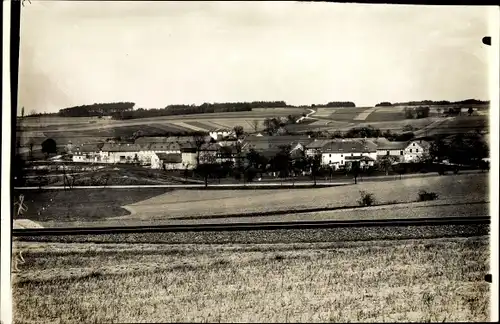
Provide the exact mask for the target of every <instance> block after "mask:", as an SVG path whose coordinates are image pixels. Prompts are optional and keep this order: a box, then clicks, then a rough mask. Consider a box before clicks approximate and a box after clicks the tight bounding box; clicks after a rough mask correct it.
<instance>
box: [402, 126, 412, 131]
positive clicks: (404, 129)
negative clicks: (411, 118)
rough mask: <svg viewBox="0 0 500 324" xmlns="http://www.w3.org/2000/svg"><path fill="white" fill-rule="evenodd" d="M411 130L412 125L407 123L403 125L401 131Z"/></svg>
mask: <svg viewBox="0 0 500 324" xmlns="http://www.w3.org/2000/svg"><path fill="white" fill-rule="evenodd" d="M412 130H413V126H412V125H410V124H408V125H405V126H404V127H403V132H411V131H412Z"/></svg>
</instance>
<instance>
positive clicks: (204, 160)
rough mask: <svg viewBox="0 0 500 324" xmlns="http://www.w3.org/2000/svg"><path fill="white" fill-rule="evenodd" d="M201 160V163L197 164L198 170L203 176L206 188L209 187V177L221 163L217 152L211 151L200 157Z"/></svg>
mask: <svg viewBox="0 0 500 324" xmlns="http://www.w3.org/2000/svg"><path fill="white" fill-rule="evenodd" d="M199 162H201V163H200V164H198V165H197V167H196V170H197V171H198V173H200V174H201V175H202V176H203V179H204V182H205V188H206V187H208V177H209V176H211V175H213V174H214V173H215V172H216V170H217V168H218V167H219V166H220V165H219V164H218V163H217V161H216V156H215V154H212V153H210V152H207V153H206V154H203V155H202V156H201V157H200V159H199Z"/></svg>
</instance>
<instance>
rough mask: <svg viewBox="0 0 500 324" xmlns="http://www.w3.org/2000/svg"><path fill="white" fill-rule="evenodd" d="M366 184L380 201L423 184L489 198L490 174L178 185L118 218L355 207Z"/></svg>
mask: <svg viewBox="0 0 500 324" xmlns="http://www.w3.org/2000/svg"><path fill="white" fill-rule="evenodd" d="M361 190H363V191H366V192H369V193H373V194H374V195H375V199H376V203H377V204H387V203H409V202H414V201H416V200H417V199H418V192H419V191H420V190H426V191H429V192H436V193H437V194H438V195H439V196H438V199H439V200H443V201H444V200H446V201H455V202H457V203H458V202H460V203H464V202H480V201H483V202H484V201H488V175H487V174H467V175H460V174H458V175H448V176H430V177H425V178H407V179H404V178H403V179H402V180H393V181H384V182H363V183H360V184H358V185H354V184H353V185H345V186H337V187H330V188H317V189H316V188H312V189H281V190H272V189H270V190H265V189H263V190H258V189H255V190H175V191H172V192H168V193H166V194H164V195H160V196H157V197H153V198H151V199H147V200H144V201H140V202H136V203H134V204H130V205H127V206H125V207H126V208H127V209H128V210H129V211H131V214H130V215H125V216H119V217H116V218H115V219H138V220H153V219H169V218H176V217H189V216H193V217H197V216H208V215H224V214H245V213H259V212H261V213H262V212H270V211H281V212H283V213H286V212H287V211H297V210H307V209H310V208H336V207H337V208H338V207H352V206H357V205H358V200H359V198H360V191H361Z"/></svg>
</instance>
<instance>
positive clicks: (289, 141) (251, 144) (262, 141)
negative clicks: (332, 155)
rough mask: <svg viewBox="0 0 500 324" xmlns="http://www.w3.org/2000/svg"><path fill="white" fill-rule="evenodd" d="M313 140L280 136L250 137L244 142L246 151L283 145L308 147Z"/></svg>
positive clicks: (301, 136)
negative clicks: (299, 144)
mask: <svg viewBox="0 0 500 324" xmlns="http://www.w3.org/2000/svg"><path fill="white" fill-rule="evenodd" d="M310 141H311V139H310V138H309V136H307V135H280V136H266V135H265V136H256V135H249V136H247V137H246V138H245V139H244V141H243V147H244V148H245V149H250V148H253V149H254V150H258V151H260V150H268V149H270V148H279V147H280V146H283V145H290V146H296V145H297V144H298V143H301V144H302V145H307V144H308V143H309V142H310Z"/></svg>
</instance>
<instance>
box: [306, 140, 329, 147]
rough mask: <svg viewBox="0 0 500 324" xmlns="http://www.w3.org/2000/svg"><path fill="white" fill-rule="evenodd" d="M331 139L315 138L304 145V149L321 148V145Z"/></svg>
mask: <svg viewBox="0 0 500 324" xmlns="http://www.w3.org/2000/svg"><path fill="white" fill-rule="evenodd" d="M332 141H333V140H331V139H322V140H318V139H315V140H314V141H312V142H311V143H309V144H307V145H306V149H321V148H323V146H325V145H326V144H328V143H330V142H332Z"/></svg>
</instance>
